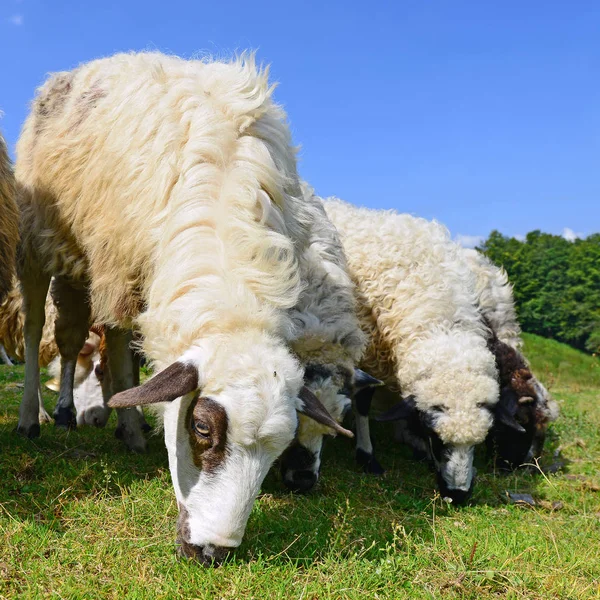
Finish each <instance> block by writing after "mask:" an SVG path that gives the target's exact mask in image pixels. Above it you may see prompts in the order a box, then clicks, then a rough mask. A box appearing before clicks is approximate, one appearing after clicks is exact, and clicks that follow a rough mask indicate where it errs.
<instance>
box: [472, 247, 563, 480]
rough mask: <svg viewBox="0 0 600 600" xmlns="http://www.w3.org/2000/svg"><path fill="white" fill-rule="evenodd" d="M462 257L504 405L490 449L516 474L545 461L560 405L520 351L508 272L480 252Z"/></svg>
mask: <svg viewBox="0 0 600 600" xmlns="http://www.w3.org/2000/svg"><path fill="white" fill-rule="evenodd" d="M463 254H464V256H465V258H466V260H467V262H468V263H469V266H470V268H471V270H472V271H473V272H474V273H475V275H476V277H477V295H478V304H479V308H480V310H481V313H482V315H483V319H484V321H485V323H486V324H487V325H488V327H489V329H490V337H489V342H488V344H489V347H490V350H491V351H492V353H493V354H494V356H495V358H496V364H497V367H498V374H499V380H500V400H499V402H498V404H496V408H495V411H494V413H495V418H494V426H493V428H492V430H491V431H490V434H489V436H488V439H487V445H488V448H489V450H490V453H492V454H493V455H494V456H495V457H496V459H497V464H498V466H500V467H501V468H505V469H514V468H516V467H518V466H520V465H523V464H531V463H532V462H533V461H535V460H536V459H538V458H539V457H540V456H541V454H542V450H543V447H544V441H545V438H546V432H547V430H548V426H549V424H550V423H551V422H552V421H555V420H556V418H557V417H558V405H557V404H556V402H555V401H554V400H553V399H552V397H551V396H550V394H549V393H548V391H547V390H546V388H545V387H544V386H543V385H542V384H541V383H540V382H539V381H538V379H537V378H536V377H535V375H534V374H533V373H532V372H531V368H530V366H529V363H528V362H527V360H526V359H525V357H524V356H523V354H522V352H521V347H522V345H523V342H522V340H521V337H520V333H521V328H520V326H519V322H518V320H517V315H516V311H515V306H514V297H513V292H512V286H511V285H510V283H509V282H508V276H507V274H506V271H504V269H501V268H500V267H497V266H496V265H494V264H493V263H492V262H491V261H490V260H489V259H488V258H487V257H486V256H484V255H483V254H481V253H480V252H477V251H476V250H470V249H465V250H463Z"/></svg>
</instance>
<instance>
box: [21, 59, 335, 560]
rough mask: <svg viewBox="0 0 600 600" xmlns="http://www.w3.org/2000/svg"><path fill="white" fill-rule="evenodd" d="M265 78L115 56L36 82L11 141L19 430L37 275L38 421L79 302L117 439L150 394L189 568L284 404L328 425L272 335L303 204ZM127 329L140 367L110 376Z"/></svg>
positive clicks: (258, 477)
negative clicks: (19, 190) (145, 375)
mask: <svg viewBox="0 0 600 600" xmlns="http://www.w3.org/2000/svg"><path fill="white" fill-rule="evenodd" d="M272 89H273V88H272V86H270V85H269V83H268V79H267V73H266V72H265V71H260V70H259V69H257V68H256V66H255V64H254V60H253V58H252V57H250V58H246V59H239V60H235V61H232V62H230V63H225V62H211V61H208V60H205V61H200V60H193V61H186V60H182V59H180V58H177V57H174V56H164V55H161V54H158V53H140V54H119V55H116V56H113V57H111V58H107V59H100V60H96V61H93V62H91V63H88V64H86V65H83V66H81V67H79V68H77V69H75V70H74V71H71V72H68V73H58V74H56V75H53V76H52V77H50V79H49V80H48V81H47V83H46V84H45V85H44V86H43V87H42V88H41V89H40V90H39V92H38V96H37V98H36V100H35V101H34V103H33V107H32V112H31V114H30V116H29V118H28V119H27V122H26V124H25V126H24V130H23V133H22V136H21V139H20V141H19V144H18V148H17V157H18V158H17V164H16V175H17V179H18V180H19V183H20V185H21V186H22V187H23V190H24V193H23V195H22V202H21V212H22V215H23V223H24V232H25V233H24V238H23V240H22V245H23V250H22V254H23V257H24V260H22V261H21V264H20V278H21V282H22V287H23V293H24V297H25V305H26V308H27V310H26V314H27V320H26V324H25V335H26V358H27V360H26V365H27V368H26V378H25V393H24V398H23V403H22V407H21V413H20V419H19V430H20V431H21V432H22V433H23V434H25V435H37V434H38V433H39V425H38V423H37V412H36V411H35V410H33V407H34V404H33V401H34V399H35V398H36V397H35V390H36V388H37V381H38V377H39V375H38V369H37V360H36V358H37V347H38V344H39V340H40V337H41V330H42V326H43V321H44V310H43V305H44V299H45V296H46V290H47V286H48V281H49V279H50V276H51V275H54V276H55V281H54V284H53V298H54V300H55V302H56V304H57V309H58V318H57V321H56V339H57V343H58V346H59V348H60V351H61V355H62V356H63V360H62V369H61V392H60V396H59V402H58V407H59V409H58V411H57V412H56V413H55V414H56V417H57V423H62V424H68V423H69V422H70V420H71V419H72V412H71V407H72V403H73V402H72V381H73V371H74V360H75V357H76V355H77V351H78V350H79V348H81V346H82V344H83V341H84V340H85V336H86V332H87V327H88V325H87V322H88V320H89V314H90V312H91V313H92V314H94V315H95V318H96V320H97V321H98V322H101V323H105V324H106V325H107V327H106V332H105V335H106V343H107V349H108V361H109V368H110V374H111V378H112V388H113V390H114V391H115V392H120V393H117V394H116V395H115V396H114V397H113V398H112V400H111V402H110V404H111V406H113V407H115V408H120V409H123V410H122V411H121V413H122V415H123V417H122V425H123V427H124V429H123V432H124V435H126V436H128V437H129V438H130V440H132V442H133V443H132V442H130V443H132V445H133V446H134V447H135V446H138V447H139V449H143V448H144V445H145V442H144V440H143V436H142V435H141V433H140V422H139V420H138V418H137V413H136V412H135V409H134V407H136V406H139V405H142V404H153V403H164V404H163V427H164V435H165V444H166V446H167V451H168V455H169V466H170V470H171V476H172V480H173V485H174V488H175V494H176V497H177V501H178V505H179V520H178V528H177V529H178V542H179V545H180V551H181V552H182V553H183V554H184V555H186V556H190V557H194V558H197V559H198V560H200V561H202V562H204V563H207V564H214V563H218V562H220V561H221V560H222V559H223V557H224V556H225V555H226V553H227V552H228V551H229V550H230V549H231V548H234V547H236V546H238V545H239V544H240V542H241V540H242V537H243V533H244V530H245V527H246V523H247V520H248V517H249V514H250V511H251V508H252V505H253V501H254V498H255V497H256V494H257V493H258V491H259V488H260V485H261V483H262V480H263V478H264V476H265V475H266V473H267V471H268V469H269V468H270V466H271V464H272V463H273V461H274V460H275V459H276V458H277V457H278V456H279V455H280V454H281V453H282V452H283V450H284V449H285V448H286V447H287V446H288V445H289V444H290V443H291V441H292V440H293V438H294V435H295V431H296V427H297V423H298V418H297V413H296V411H297V410H298V411H302V412H305V413H307V414H310V415H313V416H314V418H315V419H317V420H319V421H321V422H324V423H327V424H331V426H332V427H338V425H337V423H336V422H335V421H334V420H333V419H332V418H331V416H330V415H328V414H327V412H326V411H325V409H324V407H323V406H322V405H321V404H320V403H319V402H318V400H317V399H316V398H315V397H314V394H311V393H310V392H308V393H306V392H304V391H302V390H301V388H302V378H303V371H302V368H301V366H300V364H299V362H298V361H297V359H296V358H295V357H293V356H292V354H291V353H290V351H289V349H288V346H287V342H288V338H291V337H292V336H293V329H294V327H293V324H292V323H291V319H290V317H289V315H288V314H287V311H288V310H289V309H290V308H292V307H293V306H295V305H296V304H297V302H298V298H299V294H300V291H301V283H302V282H301V277H300V274H299V268H298V261H299V256H300V255H301V254H302V252H303V251H304V249H305V247H306V245H307V242H308V225H309V219H310V214H309V213H308V211H307V210H305V205H304V202H303V200H302V197H301V190H300V185H299V180H298V177H297V173H296V161H295V154H294V150H293V148H292V146H291V141H290V135H289V130H288V128H287V126H286V124H285V114H284V112H283V110H282V109H281V108H280V107H278V106H277V105H276V104H274V103H273V101H272V100H271V93H272ZM88 299H89V302H90V305H91V306H87V304H86V302H87V301H88ZM132 326H135V327H136V328H139V331H140V333H141V335H142V338H143V350H144V354H145V355H146V356H147V357H148V359H149V360H150V361H151V362H152V364H153V367H154V369H155V371H156V372H157V375H156V376H155V377H153V378H152V379H150V380H149V381H148V382H146V383H145V384H144V385H142V386H140V387H137V388H133V389H127V388H129V387H131V385H132V383H133V380H134V366H133V364H132V360H131V357H130V355H129V346H130V343H131V340H132V334H131V332H130V328H131V327H132ZM121 390H123V391H121ZM299 394H300V396H299Z"/></svg>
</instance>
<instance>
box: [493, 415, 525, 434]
mask: <svg viewBox="0 0 600 600" xmlns="http://www.w3.org/2000/svg"><path fill="white" fill-rule="evenodd" d="M497 418H498V421H500V423H502V424H503V425H506V426H507V427H510V428H511V429H514V430H515V431H516V432H517V433H526V431H525V428H524V427H523V426H522V425H520V424H519V423H517V421H516V419H515V418H514V417H513V416H511V415H509V414H507V413H505V412H500V413H498V414H497Z"/></svg>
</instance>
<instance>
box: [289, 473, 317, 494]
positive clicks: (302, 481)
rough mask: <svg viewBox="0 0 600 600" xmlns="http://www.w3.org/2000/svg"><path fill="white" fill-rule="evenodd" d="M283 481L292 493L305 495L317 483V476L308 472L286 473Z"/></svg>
mask: <svg viewBox="0 0 600 600" xmlns="http://www.w3.org/2000/svg"><path fill="white" fill-rule="evenodd" d="M283 481H284V483H285V485H286V486H287V487H288V488H289V489H290V490H291V491H292V492H297V493H300V494H306V493H307V492H309V491H310V490H312V488H313V487H314V486H315V483H317V474H316V473H314V472H313V471H309V470H297V471H288V473H286V475H285V477H284V478H283Z"/></svg>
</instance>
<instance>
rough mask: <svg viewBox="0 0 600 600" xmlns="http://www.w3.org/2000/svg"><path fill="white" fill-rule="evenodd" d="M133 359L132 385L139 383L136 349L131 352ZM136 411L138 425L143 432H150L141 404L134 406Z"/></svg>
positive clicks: (138, 356)
mask: <svg viewBox="0 0 600 600" xmlns="http://www.w3.org/2000/svg"><path fill="white" fill-rule="evenodd" d="M132 359H133V385H134V386H136V387H137V386H138V385H140V354H139V352H137V351H136V350H133V352H132ZM136 408H137V411H138V415H139V417H140V427H141V428H142V431H143V432H144V433H150V432H151V431H152V427H150V425H149V423H148V421H146V418H145V417H144V409H143V408H142V407H141V406H138V407H136Z"/></svg>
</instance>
